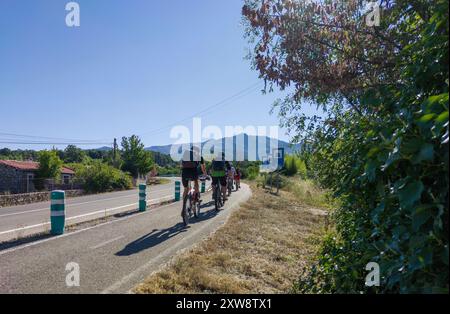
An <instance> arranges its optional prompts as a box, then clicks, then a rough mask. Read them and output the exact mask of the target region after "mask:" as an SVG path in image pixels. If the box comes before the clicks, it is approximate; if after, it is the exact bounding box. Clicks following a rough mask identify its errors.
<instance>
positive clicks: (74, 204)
mask: <svg viewBox="0 0 450 314" xmlns="http://www.w3.org/2000/svg"><path fill="white" fill-rule="evenodd" d="M126 197H137V194H136V195H124V196H117V197H111V198H105V199H101V200H95V201H89V202H81V203H71V204H66V208H69V207H73V206H77V205H84V204H90V203H98V202H102V201H109V200H115V199H119V198H126ZM49 209H50V205H49V207H46V208H39V209H32V210H27V211H22V212H17V213H9V214H2V215H0V217H6V216H14V215H21V214H28V213H32V212H39V211H44V210H49Z"/></svg>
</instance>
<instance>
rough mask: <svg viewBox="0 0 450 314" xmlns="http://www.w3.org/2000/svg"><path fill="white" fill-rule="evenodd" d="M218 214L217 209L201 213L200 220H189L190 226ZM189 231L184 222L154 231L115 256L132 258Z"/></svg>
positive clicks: (131, 243)
mask: <svg viewBox="0 0 450 314" xmlns="http://www.w3.org/2000/svg"><path fill="white" fill-rule="evenodd" d="M204 205H206V204H204ZM202 207H203V206H202ZM217 214H218V212H217V211H216V210H215V209H211V210H209V211H206V212H200V217H198V218H195V217H192V218H191V219H190V220H189V225H193V224H196V223H200V222H202V221H205V220H208V219H210V218H213V217H215V216H216V215H217ZM180 220H181V216H180ZM188 230H189V226H188V227H185V226H184V224H183V223H182V222H179V223H177V224H176V225H173V226H172V227H169V228H166V229H162V230H158V229H153V230H152V232H150V233H148V234H146V235H144V236H142V237H140V238H139V239H136V240H134V241H133V242H130V243H128V244H127V245H126V246H125V247H124V248H123V249H122V250H120V251H119V252H117V253H116V254H115V255H116V256H130V255H133V254H136V253H139V252H141V251H143V250H146V249H149V248H152V247H154V246H157V245H158V244H160V243H162V242H164V241H167V240H169V239H171V238H173V237H175V236H177V235H179V234H181V233H184V232H187V231H188Z"/></svg>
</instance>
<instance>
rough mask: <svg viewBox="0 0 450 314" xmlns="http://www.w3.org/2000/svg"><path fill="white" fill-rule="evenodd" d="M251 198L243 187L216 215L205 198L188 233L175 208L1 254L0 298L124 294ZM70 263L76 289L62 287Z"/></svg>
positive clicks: (177, 204)
mask: <svg viewBox="0 0 450 314" xmlns="http://www.w3.org/2000/svg"><path fill="white" fill-rule="evenodd" d="M250 196H251V190H250V188H249V187H248V186H247V185H245V184H242V189H241V190H240V191H239V192H235V193H233V194H232V195H231V197H230V199H229V201H228V202H227V203H226V205H225V207H224V210H222V211H220V212H216V211H215V210H214V205H213V203H212V202H210V200H211V193H206V194H204V195H203V196H202V199H203V203H204V206H205V205H206V206H205V207H203V208H202V210H201V215H200V217H199V218H198V219H195V218H193V220H192V222H193V223H191V224H190V225H189V227H188V228H184V226H183V224H182V222H181V221H182V219H181V216H180V211H181V210H180V208H181V203H180V202H177V203H173V204H170V205H166V206H161V207H158V208H155V209H151V210H149V211H147V212H144V213H138V214H134V215H132V216H128V217H124V218H121V219H119V220H115V221H112V222H107V223H104V224H101V225H97V226H94V227H91V228H87V229H84V230H80V231H76V232H73V233H67V234H65V235H63V236H59V237H54V238H49V239H46V240H42V241H40V242H35V243H31V244H27V245H24V246H20V247H16V248H12V249H9V250H5V251H0V293H126V292H128V291H129V290H130V289H132V288H133V287H134V286H135V285H136V284H137V283H139V282H141V281H143V280H144V279H145V277H146V276H148V275H149V274H150V273H151V272H152V271H154V270H157V269H158V268H159V267H161V266H162V265H164V264H165V263H166V262H168V261H169V260H170V259H171V258H172V257H173V256H175V255H176V253H177V252H179V251H180V250H182V249H186V248H189V247H190V246H192V245H194V244H196V243H198V242H200V241H201V240H203V239H205V238H206V237H207V236H208V235H209V234H211V232H213V231H214V230H216V229H217V228H218V227H219V226H220V225H222V224H223V223H224V222H225V221H226V219H227V218H228V216H229V215H230V213H231V212H232V211H233V210H234V209H236V208H238V207H239V204H241V203H242V202H245V201H246V200H247V199H248V198H249V197H250ZM205 203H206V204H205ZM70 262H75V263H78V265H79V267H80V286H79V287H67V285H66V275H67V274H68V273H69V271H66V265H67V264H68V263H70Z"/></svg>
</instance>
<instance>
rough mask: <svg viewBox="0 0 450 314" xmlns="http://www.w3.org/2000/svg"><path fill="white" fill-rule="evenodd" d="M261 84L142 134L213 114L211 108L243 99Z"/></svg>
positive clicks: (153, 132) (155, 132) (253, 85)
mask: <svg viewBox="0 0 450 314" xmlns="http://www.w3.org/2000/svg"><path fill="white" fill-rule="evenodd" d="M261 84H262V82H256V83H255V84H252V85H250V86H249V87H246V88H244V89H243V90H241V91H239V92H238V93H236V94H234V95H232V96H230V97H227V98H225V99H223V100H221V101H219V102H218V103H215V104H214V105H212V106H209V107H207V108H205V109H203V110H201V111H199V112H197V113H195V114H193V115H191V116H189V117H187V118H184V119H182V120H179V121H177V122H174V123H171V124H168V125H166V126H163V127H160V128H157V129H154V130H152V131H149V132H145V133H141V134H140V135H146V134H150V133H152V135H155V134H159V133H161V131H164V130H166V129H169V128H172V127H173V126H175V125H177V124H180V123H183V122H185V121H187V120H190V119H192V118H194V117H197V116H199V115H201V114H203V115H207V114H211V113H212V112H211V110H213V109H215V108H217V107H219V106H222V105H229V104H230V103H232V102H233V101H236V100H238V99H241V98H243V97H245V96H247V95H249V94H251V93H253V92H254V91H256V90H257V88H258V87H259V86H260V85H261ZM208 111H209V112H208Z"/></svg>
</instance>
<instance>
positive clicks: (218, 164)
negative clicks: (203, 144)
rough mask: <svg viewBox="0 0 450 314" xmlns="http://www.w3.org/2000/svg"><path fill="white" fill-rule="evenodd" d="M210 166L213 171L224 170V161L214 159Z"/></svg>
mask: <svg viewBox="0 0 450 314" xmlns="http://www.w3.org/2000/svg"><path fill="white" fill-rule="evenodd" d="M211 168H212V170H214V171H223V170H225V161H223V160H214V161H213V162H212V164H211Z"/></svg>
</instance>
